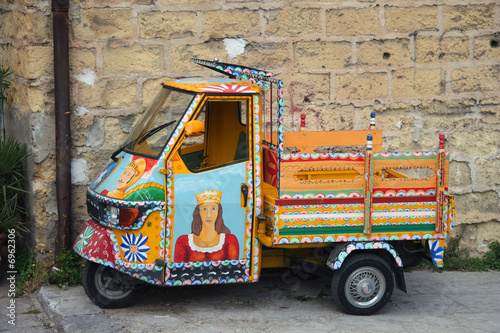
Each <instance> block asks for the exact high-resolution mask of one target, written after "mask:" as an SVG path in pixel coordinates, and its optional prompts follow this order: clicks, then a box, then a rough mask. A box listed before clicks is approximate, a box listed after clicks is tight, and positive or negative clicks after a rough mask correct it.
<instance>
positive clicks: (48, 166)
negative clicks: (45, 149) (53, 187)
mask: <svg viewBox="0 0 500 333" xmlns="http://www.w3.org/2000/svg"><path fill="white" fill-rule="evenodd" d="M33 170H34V175H33V182H35V183H40V184H50V183H53V182H55V181H56V157H55V155H50V156H48V157H47V158H46V159H45V160H43V161H42V162H41V163H35V164H34V167H33Z"/></svg>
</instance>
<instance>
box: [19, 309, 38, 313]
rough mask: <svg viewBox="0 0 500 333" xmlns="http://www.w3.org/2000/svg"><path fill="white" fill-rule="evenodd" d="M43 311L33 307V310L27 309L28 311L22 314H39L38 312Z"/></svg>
mask: <svg viewBox="0 0 500 333" xmlns="http://www.w3.org/2000/svg"><path fill="white" fill-rule="evenodd" d="M40 312H41V311H40V310H38V309H33V310H29V311H26V312H21V314H37V313H40Z"/></svg>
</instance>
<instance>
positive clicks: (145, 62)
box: [103, 44, 164, 74]
mask: <svg viewBox="0 0 500 333" xmlns="http://www.w3.org/2000/svg"><path fill="white" fill-rule="evenodd" d="M103 57H104V71H105V72H106V73H119V74H130V73H138V72H139V73H140V72H148V73H150V72H159V71H162V70H163V67H164V65H163V48H162V47H161V46H157V45H141V44H134V45H132V46H117V47H112V46H108V47H106V48H105V49H104V50H103Z"/></svg>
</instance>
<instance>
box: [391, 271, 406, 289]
mask: <svg viewBox="0 0 500 333" xmlns="http://www.w3.org/2000/svg"><path fill="white" fill-rule="evenodd" d="M394 278H395V279H396V288H398V289H399V290H401V291H402V292H404V293H405V294H406V293H407V292H406V282H405V275H404V271H403V268H401V267H395V269H394Z"/></svg>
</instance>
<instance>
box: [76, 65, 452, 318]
mask: <svg viewBox="0 0 500 333" xmlns="http://www.w3.org/2000/svg"><path fill="white" fill-rule="evenodd" d="M193 62H194V63H197V64H200V65H202V66H205V67H207V68H211V69H214V70H216V71H218V72H220V73H224V74H227V76H228V77H227V78H225V77H216V78H208V79H194V78H193V79H179V80H175V81H170V82H166V83H164V84H163V86H162V87H161V90H160V92H159V93H158V95H157V96H156V98H155V99H154V101H153V102H152V104H151V106H149V107H148V108H147V109H146V111H145V112H144V114H143V115H142V117H141V118H140V120H139V121H138V122H137V124H136V125H135V127H134V129H133V130H132V131H131V133H130V135H129V136H128V138H127V139H126V141H125V143H124V144H123V145H122V147H121V148H120V149H119V150H117V151H116V152H115V153H113V155H112V156H111V159H110V161H109V163H108V164H107V165H106V167H105V168H104V170H103V171H102V172H101V173H100V174H99V176H98V177H97V179H96V180H95V181H94V182H93V183H92V184H91V186H90V187H89V190H88V193H87V206H88V213H89V215H90V217H91V219H90V220H89V221H88V222H87V224H86V225H85V227H84V228H83V230H82V231H81V233H80V235H79V236H78V238H77V240H76V242H75V244H74V250H75V251H76V252H77V253H78V254H79V255H80V256H82V257H84V258H85V259H87V263H86V266H85V269H84V272H83V286H84V289H85V292H86V293H87V295H88V296H89V298H90V299H91V300H92V301H93V302H94V303H96V304H97V305H99V306H101V307H104V308H118V307H125V306H128V305H130V304H132V303H133V301H134V300H135V299H136V298H137V297H138V295H139V288H138V285H139V284H141V281H143V282H146V283H150V284H154V285H159V286H189V285H198V284H217V283H246V282H257V281H258V280H259V275H260V271H261V269H262V268H268V267H290V265H297V264H299V266H300V263H306V264H307V265H305V266H310V265H311V264H312V265H316V266H317V267H320V266H321V267H325V268H328V269H329V270H331V271H333V278H332V294H333V299H334V300H335V302H336V303H337V304H339V306H340V307H341V308H342V309H343V310H344V311H346V312H347V313H351V314H359V315H366V314H371V313H374V312H375V311H377V310H379V309H380V308H382V307H383V306H384V305H385V304H386V303H387V301H388V300H389V298H390V297H391V294H392V291H393V288H394V286H396V287H398V288H400V289H401V290H403V291H405V282H404V275H403V268H404V267H408V266H412V265H414V264H416V263H418V262H419V261H420V259H421V258H423V257H427V258H429V259H430V260H432V261H433V262H434V264H435V265H437V266H442V264H443V251H444V239H445V238H446V234H447V232H448V231H449V230H450V229H451V223H452V217H453V209H454V201H453V197H452V196H451V195H449V194H448V192H447V190H448V188H447V186H448V179H447V177H448V164H449V155H448V153H447V152H445V150H444V136H443V135H441V136H440V140H439V146H438V149H437V150H436V151H428V152H402V153H401V152H386V153H384V152H381V147H382V132H381V131H380V130H377V129H376V127H375V116H374V115H373V114H372V120H371V124H370V125H369V126H367V127H368V128H369V129H367V130H359V131H330V132H328V131H325V132H307V131H298V132H284V130H283V123H284V117H285V115H284V114H283V88H284V87H283V81H281V80H280V79H278V78H276V77H274V76H273V75H272V74H271V73H268V72H264V71H260V70H256V69H253V68H247V67H242V66H237V65H231V64H226V63H220V62H218V61H213V62H211V61H204V60H198V59H193ZM273 93H274V97H273ZM275 101H277V103H275ZM436 141H437V140H436ZM360 145H362V146H364V147H366V148H363V149H362V151H358V152H355V153H346V152H336V151H335V149H336V148H338V147H339V146H341V147H340V148H342V149H345V147H344V146H358V147H359V146H360Z"/></svg>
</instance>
